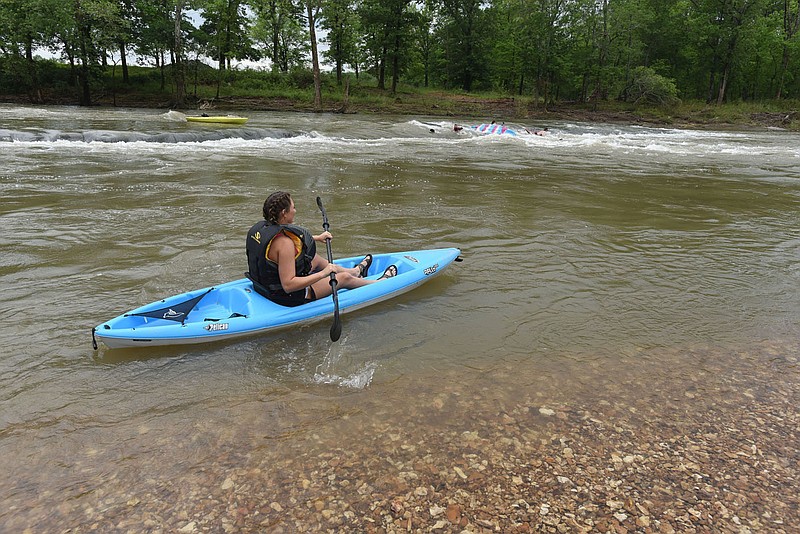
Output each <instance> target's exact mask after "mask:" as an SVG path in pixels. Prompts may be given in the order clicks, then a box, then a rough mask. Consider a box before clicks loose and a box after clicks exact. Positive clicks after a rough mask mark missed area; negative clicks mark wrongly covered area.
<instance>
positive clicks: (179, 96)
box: [173, 0, 186, 109]
mask: <svg viewBox="0 0 800 534" xmlns="http://www.w3.org/2000/svg"><path fill="white" fill-rule="evenodd" d="M182 20H183V1H182V0H178V1H177V2H175V62H174V63H173V70H174V74H175V107H176V108H179V109H180V108H183V106H184V103H185V102H186V76H185V69H184V61H183V41H182V39H181V37H182V34H181V21H182Z"/></svg>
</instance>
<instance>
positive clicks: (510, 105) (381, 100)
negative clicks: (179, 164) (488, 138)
mask: <svg viewBox="0 0 800 534" xmlns="http://www.w3.org/2000/svg"><path fill="white" fill-rule="evenodd" d="M0 102H6V103H16V104H22V105H30V100H29V99H27V98H25V97H21V96H19V95H13V96H10V95H0ZM43 102H44V104H45V105H74V103H75V102H74V101H73V99H72V98H70V97H67V98H65V97H64V95H63V93H61V94H45V95H43ZM94 103H95V105H97V106H106V107H130V108H154V109H180V110H203V111H208V110H216V111H220V112H237V113H243V114H244V113H247V111H297V112H313V111H314V105H313V101H312V99H311V97H310V95H303V96H300V97H298V96H294V97H289V96H252V95H237V96H222V97H219V98H216V97H207V98H204V97H195V96H191V95H190V96H188V97H187V99H186V102H185V105H184V106H183V107H182V108H175V107H174V104H173V102H171V100H170V97H169V96H168V95H165V94H152V93H142V92H136V91H119V92H117V93H106V94H104V95H102V96H99V97H96V98H95V100H94ZM784 104H785V105H782V106H780V108H776V107H775V105H774V103H773V104H764V105H761V104H726V105H721V106H716V105H712V104H705V103H700V102H693V103H684V104H681V105H679V106H677V107H675V108H660V107H653V106H634V105H630V104H624V103H620V102H596V103H588V104H583V103H558V104H551V105H547V106H545V105H543V104H541V103H536V102H533V101H532V99H531V98H529V97H502V98H498V97H496V96H493V97H484V96H480V95H465V94H457V93H449V92H437V91H429V92H410V91H409V92H401V93H398V94H397V95H395V96H390V95H389V94H388V93H386V92H385V91H379V90H377V89H372V88H364V87H359V88H357V89H353V91H352V92H351V93H350V94H349V95H348V96H346V97H345V96H343V95H339V94H336V95H323V105H322V108H323V112H326V113H343V114H360V113H361V114H394V115H425V116H433V117H449V118H454V119H456V122H458V120H460V119H462V118H465V117H466V118H469V117H485V118H486V120H487V121H488V120H490V119H491V120H497V121H507V122H512V121H513V122H519V123H523V124H527V125H530V126H533V127H544V126H547V124H548V123H550V122H553V121H575V122H602V123H610V124H642V125H649V126H660V127H680V128H717V129H726V128H731V127H738V128H780V129H786V130H791V131H800V111H798V106H797V105H795V104H794V103H792V102H786V103H784Z"/></svg>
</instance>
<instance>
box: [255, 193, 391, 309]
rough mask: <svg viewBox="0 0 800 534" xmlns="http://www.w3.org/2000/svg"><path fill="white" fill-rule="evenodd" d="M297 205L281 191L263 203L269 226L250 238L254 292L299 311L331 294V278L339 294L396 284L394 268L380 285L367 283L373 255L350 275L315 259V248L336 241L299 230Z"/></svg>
mask: <svg viewBox="0 0 800 534" xmlns="http://www.w3.org/2000/svg"><path fill="white" fill-rule="evenodd" d="M296 212H297V211H296V210H295V206H294V201H293V200H292V196H291V195H290V194H289V193H286V192H284V191H277V192H275V193H272V194H271V195H270V196H269V197H267V200H266V201H264V220H263V221H259V222H257V223H256V224H254V225H253V227H252V228H250V231H248V232H247V247H246V251H247V265H248V273H247V277H248V278H250V280H252V281H253V288H254V289H255V290H256V291H257V292H258V293H259V294H261V295H263V296H265V297H266V298H268V299H270V300H271V301H273V302H275V303H277V304H281V305H283V306H299V305H300V304H304V303H306V302H311V301H313V300H316V299H319V298H322V297H327V296H328V295H330V294H331V291H332V289H331V285H330V275H331V273H336V283H337V287H338V288H347V289H353V288H356V287H361V286H365V285H367V284H372V283H375V282H377V281H378V280H384V279H386V278H391V277H392V276H395V275H396V274H397V267H396V266H394V265H390V266H389V267H388V268H387V269H386V270H385V271H384V272H383V275H382V276H381V277H380V278H378V279H377V280H367V279H365V278H364V277H365V276H367V274H368V273H369V267H370V265H372V254H367V255H366V256H365V257H364V259H363V260H361V262H360V263H359V264H358V265H356V266H355V267H352V268H350V269H348V268H345V267H342V266H341V265H337V264H334V263H329V262H328V260H326V259H325V258H323V257H322V256H320V255H318V254H317V253H316V250H317V247H316V242H325V240H326V239H333V235H331V233H330V232H328V231H325V232H322V233H321V234H319V235H312V234H311V232H309V231H308V230H307V229H306V228H303V227H302V226H297V225H295V224H294V217H295V214H296Z"/></svg>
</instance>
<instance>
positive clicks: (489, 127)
mask: <svg viewBox="0 0 800 534" xmlns="http://www.w3.org/2000/svg"><path fill="white" fill-rule="evenodd" d="M472 129H473V130H477V131H478V132H479V133H482V134H495V135H517V132H516V130H512V129H511V128H509V127H508V126H506V125H504V124H497V123H495V124H479V125H478V126H473V127H472Z"/></svg>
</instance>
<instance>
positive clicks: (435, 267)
mask: <svg viewBox="0 0 800 534" xmlns="http://www.w3.org/2000/svg"><path fill="white" fill-rule="evenodd" d="M438 269H439V264H438V263H436V264H434V265H431V266H430V267H427V268H426V269H425V270H424V271H422V272H423V273H425V276H428V275H431V274H433V273H435V272H436V271H437V270H438Z"/></svg>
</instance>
